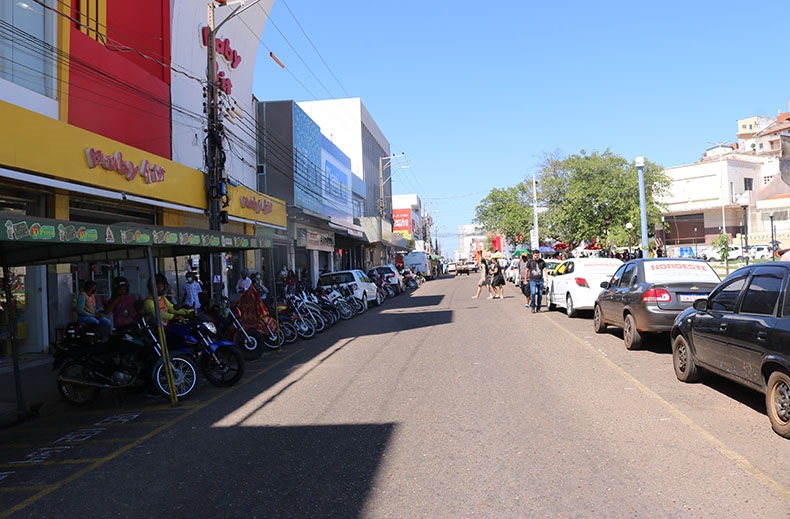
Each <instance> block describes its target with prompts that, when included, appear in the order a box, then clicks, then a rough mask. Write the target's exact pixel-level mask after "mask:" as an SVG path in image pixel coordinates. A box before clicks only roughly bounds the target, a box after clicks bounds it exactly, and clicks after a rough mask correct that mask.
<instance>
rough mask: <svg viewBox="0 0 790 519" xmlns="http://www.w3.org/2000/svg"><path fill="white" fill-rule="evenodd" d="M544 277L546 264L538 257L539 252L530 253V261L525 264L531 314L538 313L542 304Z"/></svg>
mask: <svg viewBox="0 0 790 519" xmlns="http://www.w3.org/2000/svg"><path fill="white" fill-rule="evenodd" d="M545 275H546V262H545V261H543V259H541V257H540V252H539V251H533V252H532V259H531V260H529V262H527V277H528V278H529V292H530V303H529V306H530V308H531V309H532V313H533V314H534V313H536V312H540V307H541V305H542V304H543V287H544V277H545Z"/></svg>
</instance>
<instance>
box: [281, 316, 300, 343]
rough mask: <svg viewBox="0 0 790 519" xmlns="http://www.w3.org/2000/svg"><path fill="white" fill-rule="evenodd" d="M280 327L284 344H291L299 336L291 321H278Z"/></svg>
mask: <svg viewBox="0 0 790 519" xmlns="http://www.w3.org/2000/svg"><path fill="white" fill-rule="evenodd" d="M280 329H281V330H282V332H283V338H284V339H285V343H286V344H291V343H292V342H294V341H295V340H296V339H297V338H298V337H299V334H298V333H296V326H294V324H293V323H291V322H288V321H280Z"/></svg>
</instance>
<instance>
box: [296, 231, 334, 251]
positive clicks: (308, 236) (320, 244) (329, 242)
mask: <svg viewBox="0 0 790 519" xmlns="http://www.w3.org/2000/svg"><path fill="white" fill-rule="evenodd" d="M296 246H297V247H304V248H305V249H308V250H320V251H325V252H332V251H334V250H335V233H333V232H329V231H320V230H314V229H308V228H307V227H297V228H296Z"/></svg>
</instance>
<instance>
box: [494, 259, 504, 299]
mask: <svg viewBox="0 0 790 519" xmlns="http://www.w3.org/2000/svg"><path fill="white" fill-rule="evenodd" d="M490 272H491V288H492V289H493V290H494V299H503V298H504V297H505V275H504V274H503V273H502V266H501V265H500V264H499V261H496V260H495V261H492V262H491V271H490Z"/></svg>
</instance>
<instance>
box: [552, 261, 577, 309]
mask: <svg viewBox="0 0 790 519" xmlns="http://www.w3.org/2000/svg"><path fill="white" fill-rule="evenodd" d="M573 263H574V262H573V260H567V261H564V262H562V263H561V264H560V266H559V267H557V268H556V269H555V270H554V275H553V276H552V277H551V288H550V290H549V299H550V301H549V302H550V303H554V304H555V305H560V306H562V305H564V304H565V292H566V291H567V285H568V283H567V280H568V276H569V274H570V273H571V272H573Z"/></svg>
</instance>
